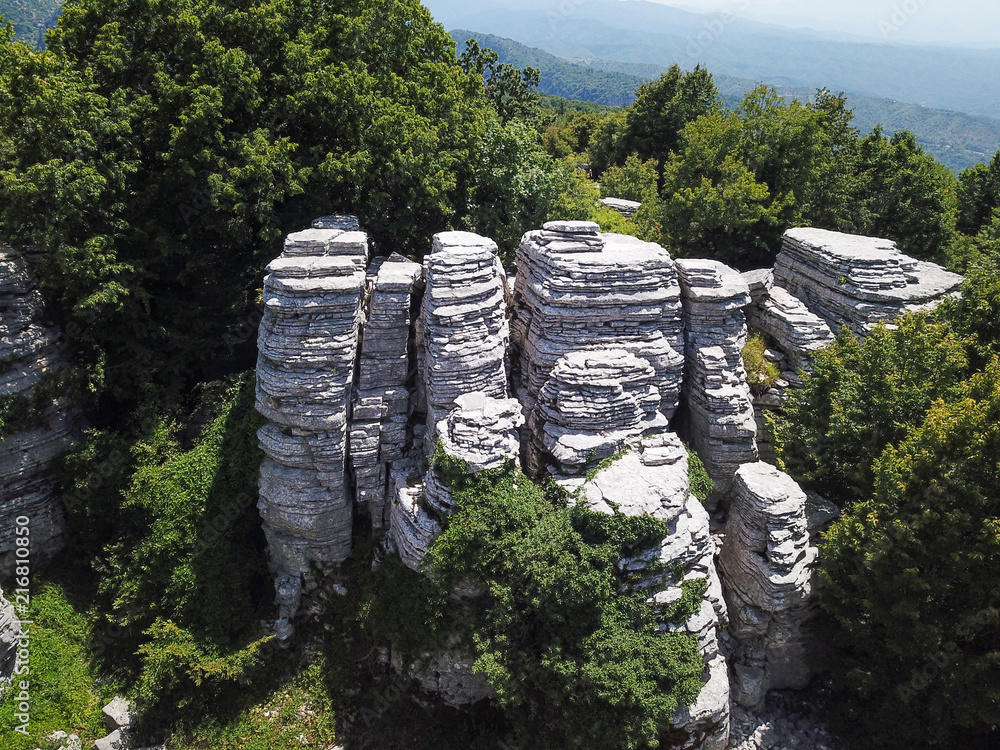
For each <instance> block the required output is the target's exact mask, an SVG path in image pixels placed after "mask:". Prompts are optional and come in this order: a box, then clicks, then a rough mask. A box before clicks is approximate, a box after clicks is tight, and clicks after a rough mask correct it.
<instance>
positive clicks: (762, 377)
mask: <svg viewBox="0 0 1000 750" xmlns="http://www.w3.org/2000/svg"><path fill="white" fill-rule="evenodd" d="M766 352H767V341H765V340H764V337H763V336H762V335H761V334H759V333H753V334H750V337H749V338H748V339H747V344H746V346H744V347H743V367H744V368H745V369H746V371H747V382H748V383H749V384H750V390H752V391H753V392H754V393H756V394H758V395H759V394H761V393H764V392H765V391H766V390H768V389H769V388H771V387H773V386H774V384H775V383H776V382H777V381H778V378H779V377H781V370H779V369H778V366H777V365H776V364H774V362H772V361H771V360H769V359H768V358H767V357H766V356H765V353H766Z"/></svg>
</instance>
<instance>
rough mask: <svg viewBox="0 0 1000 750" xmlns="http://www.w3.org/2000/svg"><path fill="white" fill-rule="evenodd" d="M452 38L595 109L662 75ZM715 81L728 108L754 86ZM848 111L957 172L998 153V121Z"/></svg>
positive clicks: (897, 110) (627, 97)
mask: <svg viewBox="0 0 1000 750" xmlns="http://www.w3.org/2000/svg"><path fill="white" fill-rule="evenodd" d="M451 35H452V36H453V37H454V38H455V40H456V41H457V42H458V43H459V47H460V48H462V47H463V46H464V43H465V40H467V39H469V38H470V37H474V38H476V39H477V40H478V41H479V43H480V44H481V45H483V46H485V47H489V48H491V49H493V50H496V52H497V54H498V55H499V56H500V59H501V61H502V62H509V63H511V64H513V65H516V66H517V67H519V68H524V67H527V66H529V65H530V66H531V67H533V68H538V69H539V70H540V71H541V72H542V81H541V85H540V86H539V89H540V90H541V91H542V92H543V93H545V94H553V95H555V96H562V97H566V98H569V99H581V100H583V101H590V102H597V103H599V104H610V105H621V104H630V103H632V101H634V100H635V90H636V89H637V88H638V87H639V85H640V84H641V83H642V82H643V81H647V80H651V79H653V78H656V77H658V76H659V75H660V73H662V72H663V71H664V70H665V68H662V67H660V66H657V65H648V64H637V63H620V62H611V61H607V60H600V59H596V58H590V59H573V58H570V59H566V58H560V57H556V56H555V55H551V54H549V53H548V52H545V51H543V50H540V49H536V48H532V47H528V46H526V45H523V44H520V43H519V42H515V41H513V40H511V39H506V38H503V37H499V36H496V35H493V34H483V33H480V32H475V31H468V30H465V29H456V30H453V31H452V32H451ZM715 80H716V84H717V85H718V87H719V95H720V97H721V98H722V100H723V102H725V103H726V105H727V106H731V107H732V106H736V105H737V104H739V102H740V101H741V100H742V99H743V95H744V94H745V93H746V92H748V91H750V90H752V89H753V88H754V87H755V86H756V85H757V82H755V81H753V80H751V79H747V78H736V77H732V76H725V75H716V76H715ZM776 88H777V89H778V91H779V92H780V93H781V94H783V95H785V96H794V97H797V98H799V99H801V100H806V99H809V98H810V97H811V96H812V95H813V94H814V93H815V89H812V88H797V87H789V86H780V85H779V86H776ZM848 106H849V107H851V108H852V109H853V110H854V125H855V127H857V128H858V129H859V130H861V131H862V132H864V133H867V132H870V131H871V130H872V128H874V127H875V126H876V125H878V124H881V125H882V126H883V127H884V128H885V130H886V131H887V132H889V133H893V132H896V131H897V130H911V131H913V132H914V133H915V134H916V135H917V140H918V141H919V142H920V143H921V145H923V146H924V147H925V148H926V149H927V150H928V151H930V152H931V153H932V154H934V155H935V156H936V157H937V158H938V159H939V160H940V161H941V162H942V163H943V164H946V165H947V166H948V167H950V168H951V169H953V170H955V171H956V172H957V171H961V170H963V169H965V168H967V167H970V166H972V165H973V164H977V163H979V162H981V161H987V160H989V159H990V158H992V156H993V154H995V153H996V152H997V151H1000V121H997V120H992V119H990V118H986V117H974V116H971V115H967V114H964V113H961V112H950V111H946V110H939V109H931V108H928V107H922V106H920V105H918V104H908V103H905V102H898V101H895V100H892V99H884V98H877V97H869V96H861V95H856V94H849V95H848Z"/></svg>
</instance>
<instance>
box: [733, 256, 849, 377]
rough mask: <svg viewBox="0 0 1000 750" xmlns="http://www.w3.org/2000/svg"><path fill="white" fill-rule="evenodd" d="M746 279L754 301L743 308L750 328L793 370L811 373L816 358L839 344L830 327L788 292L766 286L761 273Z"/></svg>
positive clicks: (780, 288) (745, 275) (752, 274)
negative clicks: (813, 360) (824, 349)
mask: <svg viewBox="0 0 1000 750" xmlns="http://www.w3.org/2000/svg"><path fill="white" fill-rule="evenodd" d="M768 273H769V272H768ZM743 278H744V280H745V281H747V282H748V286H749V287H750V294H751V298H752V302H751V304H749V305H747V306H746V307H745V308H743V312H744V314H745V315H746V318H747V325H748V326H749V327H750V329H751V330H754V331H759V332H760V333H762V334H763V335H764V336H766V337H767V339H768V343H770V344H772V345H773V346H775V347H777V348H778V349H779V350H780V351H781V353H782V354H783V355H784V358H785V359H786V360H787V365H788V366H790V367H791V368H792V369H793V370H796V371H797V370H805V371H807V372H808V371H809V370H810V369H811V368H812V358H813V355H814V354H815V353H816V352H817V351H818V350H820V349H822V348H824V347H826V346H829V345H830V344H832V343H833V342H834V341H835V340H836V336H834V334H833V331H831V330H830V326H828V325H827V324H826V321H824V320H823V319H822V318H820V317H819V316H818V315H816V314H815V313H812V312H810V311H809V308H807V307H806V306H805V305H804V304H802V302H800V301H799V300H798V299H796V298H795V297H794V296H792V294H790V293H789V292H788V290H786V289H784V288H783V287H780V286H775V285H767V284H766V283H765V284H762V283H761V281H760V279H761V275H760V272H751V273H749V274H743Z"/></svg>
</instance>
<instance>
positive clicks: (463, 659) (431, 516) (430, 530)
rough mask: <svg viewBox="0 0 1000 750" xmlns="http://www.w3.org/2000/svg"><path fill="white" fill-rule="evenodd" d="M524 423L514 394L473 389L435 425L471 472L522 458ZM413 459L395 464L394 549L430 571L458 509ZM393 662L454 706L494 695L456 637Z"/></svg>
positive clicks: (430, 472)
mask: <svg viewBox="0 0 1000 750" xmlns="http://www.w3.org/2000/svg"><path fill="white" fill-rule="evenodd" d="M523 423H524V418H523V417H522V416H521V406H520V404H519V403H518V402H517V401H516V400H514V399H496V398H492V397H490V396H488V395H486V394H485V393H482V392H477V393H468V394H465V395H463V396H459V397H458V398H457V399H456V406H455V408H454V409H453V410H452V411H451V413H450V414H449V415H448V416H447V417H446V418H445V419H442V420H441V421H440V422H439V423H438V425H437V426H436V431H437V433H438V434H439V435H440V441H441V447H442V449H443V450H444V452H445V453H446V454H447V455H449V456H451V457H452V458H457V459H460V460H462V461H465V462H466V463H467V465H468V470H469V471H472V472H479V471H486V470H490V469H496V468H499V467H501V466H502V465H503V464H504V462H505V461H507V460H511V459H515V460H516V459H517V458H518V446H519V442H520V438H519V436H518V432H517V430H518V428H519V427H520V426H521V425H522V424H523ZM417 466H418V464H417V463H416V462H415V461H413V460H406V461H400V462H398V463H396V464H395V465H394V466H393V474H392V478H393V485H394V488H395V495H394V498H393V503H392V506H391V509H390V514H389V534H388V541H389V548H390V549H393V550H395V551H396V553H397V554H398V555H399V558H400V560H402V562H403V564H404V565H406V566H407V567H408V568H410V569H411V570H414V571H418V572H427V571H426V566H425V564H424V559H425V557H426V556H427V552H428V551H429V549H430V547H431V545H432V544H433V543H434V540H436V539H437V538H438V537H439V536H440V535H441V534H442V532H443V531H444V529H443V527H442V522H443V521H444V520H445V519H446V518H447V517H448V516H450V515H452V514H453V513H454V512H455V511H456V510H457V503H456V500H455V499H454V498H453V497H452V494H451V491H450V490H449V489H448V487H446V486H445V485H444V483H443V482H442V481H441V480H440V479H439V478H438V476H437V473H436V471H435V469H433V468H431V469H430V470H428V471H427V472H426V474H425V475H424V477H423V479H422V481H421V479H420V477H419V474H417V473H416V472H417ZM392 659H393V665H394V667H395V668H396V669H397V670H398V671H401V672H405V673H406V674H409V675H410V676H412V677H413V678H415V679H416V680H417V681H418V682H419V683H420V684H421V686H422V687H423V688H424V690H426V691H428V692H430V693H433V694H435V695H437V696H439V697H441V699H442V700H443V701H444V702H445V703H447V704H448V705H451V706H456V707H459V706H467V705H471V704H473V703H476V702H477V701H480V700H483V699H484V698H488V697H490V696H491V695H493V691H492V689H491V688H490V687H489V685H488V683H487V681H486V680H485V679H484V678H483V676H482V675H477V674H473V672H472V663H473V661H474V657H473V655H472V654H470V653H468V651H467V650H466V649H464V648H463V647H462V645H461V643H460V641H459V640H458V639H457V638H456V639H452V640H451V641H450V642H448V643H445V644H442V646H441V648H439V649H437V650H435V651H433V652H427V653H425V654H422V655H419V658H416V659H415V660H413V661H410V662H406V661H404V659H403V657H402V656H401V655H400V654H399V653H398V652H397V651H395V650H394V651H393V655H392Z"/></svg>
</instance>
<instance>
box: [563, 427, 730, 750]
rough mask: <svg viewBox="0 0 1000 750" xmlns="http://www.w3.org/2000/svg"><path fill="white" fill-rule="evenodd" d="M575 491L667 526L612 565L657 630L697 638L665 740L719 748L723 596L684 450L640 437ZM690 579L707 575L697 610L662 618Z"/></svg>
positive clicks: (673, 442)
mask: <svg viewBox="0 0 1000 750" xmlns="http://www.w3.org/2000/svg"><path fill="white" fill-rule="evenodd" d="M557 481H559V480H557ZM560 483H561V484H563V485H564V486H566V487H569V488H572V487H574V486H576V485H577V484H578V482H577V481H576V480H573V479H570V480H562V481H560ZM580 496H581V497H582V498H583V500H584V501H585V503H586V505H587V507H589V508H590V509H591V510H593V511H595V512H598V513H606V514H608V515H614V514H623V515H626V516H641V515H650V516H652V517H654V518H657V519H660V520H662V521H665V522H666V523H667V525H668V527H669V528H670V534H668V535H667V536H666V537H665V538H664V539H663V541H662V542H661V544H660V545H659V546H658V547H656V548H653V549H648V550H635V552H634V554H633V556H632V557H629V558H624V559H621V560H620V561H619V563H618V570H619V573H620V574H621V576H622V578H623V581H625V585H626V587H627V588H630V589H632V590H636V591H642V592H645V593H646V595H647V596H648V602H649V604H650V605H651V606H653V607H654V609H655V610H656V611H657V612H658V613H659V615H660V616H661V617H662V618H664V619H663V620H662V624H661V628H662V629H663V630H664V631H667V630H669V631H682V632H687V633H690V634H691V635H693V636H695V637H696V638H697V639H698V643H699V646H700V649H701V655H702V659H703V660H704V663H705V672H704V675H703V681H704V687H703V689H702V691H701V694H700V695H699V696H698V699H697V701H696V702H695V703H694V705H692V706H689V707H685V708H683V709H681V710H680V711H679V712H678V715H677V716H676V717H675V721H674V730H673V732H672V733H671V737H670V739H671V742H672V745H671V746H672V747H678V748H688V749H690V750H695V749H696V748H697V749H698V750H701V749H702V748H709V749H711V750H721V748H724V747H726V744H727V742H728V739H729V677H728V674H727V671H726V662H725V659H724V658H723V657H722V655H721V654H720V652H719V641H718V632H719V630H720V629H721V628H722V627H724V625H725V623H726V618H727V615H726V604H725V601H724V600H723V596H722V588H721V585H720V582H719V577H718V574H717V573H716V569H715V563H714V559H713V558H714V554H715V546H714V543H713V541H712V538H711V535H710V533H709V517H708V513H707V511H706V510H705V508H704V507H703V506H702V504H701V503H700V502H699V501H698V500H697V498H695V497H694V496H692V495H691V494H690V481H689V478H688V455H687V451H686V450H685V449H684V446H683V444H682V443H681V441H680V439H679V438H678V437H677V436H676V435H673V434H669V433H663V434H659V435H656V436H653V437H650V438H646V439H644V440H642V441H641V442H640V443H638V444H633V445H632V446H631V447H630V448H629V450H628V451H627V452H626V453H625V454H624V455H622V456H621V457H619V458H618V459H616V460H615V461H614V462H613V463H611V465H610V466H607V467H605V468H603V469H601V470H600V471H599V472H598V473H597V474H596V475H595V476H594V477H593V478H591V479H589V480H585V482H584V484H583V486H582V488H581V489H580ZM698 580H706V581H707V589H706V593H705V596H704V598H703V600H702V602H701V606H700V608H699V610H698V612H696V613H695V614H694V615H693V616H691V617H690V618H688V619H687V620H686V621H685V622H681V623H674V622H669V621H667V620H666V615H667V613H668V611H669V610H670V608H671V607H672V605H675V604H676V603H677V602H678V601H679V600H680V599H681V597H682V596H683V594H684V591H683V588H682V584H684V583H685V582H691V581H698Z"/></svg>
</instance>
